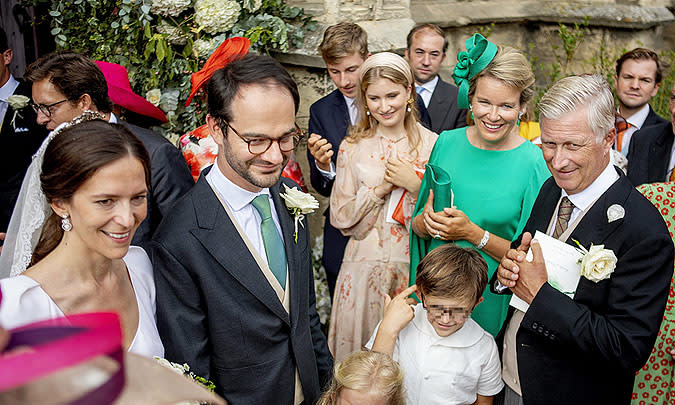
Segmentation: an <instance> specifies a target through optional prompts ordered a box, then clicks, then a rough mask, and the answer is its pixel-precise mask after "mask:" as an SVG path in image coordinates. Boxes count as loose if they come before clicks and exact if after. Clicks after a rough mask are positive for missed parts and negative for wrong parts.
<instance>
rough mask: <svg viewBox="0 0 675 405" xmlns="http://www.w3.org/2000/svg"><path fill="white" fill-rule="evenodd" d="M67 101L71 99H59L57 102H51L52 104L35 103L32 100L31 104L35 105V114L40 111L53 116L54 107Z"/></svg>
mask: <svg viewBox="0 0 675 405" xmlns="http://www.w3.org/2000/svg"><path fill="white" fill-rule="evenodd" d="M66 101H70V99H69V98H67V99H64V100H61V101H57V102H56V103H51V104H35V103H34V102H33V101H32V100H31V101H30V106H31V107H33V111H35V114H37V113H38V111H40V112H41V113H42V114H44V115H45V116H46V117H51V116H52V109H53V108H54V107H56V106H57V105H59V104H62V103H65V102H66Z"/></svg>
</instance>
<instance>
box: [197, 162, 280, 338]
mask: <svg viewBox="0 0 675 405" xmlns="http://www.w3.org/2000/svg"><path fill="white" fill-rule="evenodd" d="M206 173H208V169H207V170H205V171H204V172H203V173H202V176H201V177H200V178H199V180H198V181H197V184H195V186H194V188H195V190H194V192H193V193H192V195H191V198H192V200H193V203H194V206H195V214H196V216H197V223H198V226H199V227H198V228H196V229H192V230H190V233H192V234H193V235H194V236H195V238H197V239H198V240H199V241H200V242H201V243H202V245H203V246H204V248H205V249H206V251H208V252H209V254H211V255H212V256H213V257H214V258H215V259H216V260H217V261H218V263H220V265H221V266H222V267H223V269H224V270H225V271H227V272H228V273H230V274H231V275H232V276H233V277H234V278H235V279H237V281H238V282H239V283H241V285H242V286H244V288H246V289H247V290H248V291H249V292H250V293H251V294H252V295H254V296H255V297H256V298H258V300H260V301H261V302H262V303H263V304H264V305H265V306H267V307H268V308H269V309H270V311H272V312H273V313H274V314H276V315H277V316H278V317H279V318H281V319H282V320H284V322H286V323H287V324H289V325H290V320H289V318H288V313H287V312H286V310H285V309H284V307H283V305H282V304H281V301H279V298H278V297H277V295H276V293H275V292H274V289H273V288H272V286H270V284H269V282H268V281H267V279H266V278H265V275H264V274H263V273H262V270H261V269H260V267H259V266H258V264H257V263H256V261H255V259H254V258H253V256H252V255H251V252H250V251H249V250H248V247H247V246H246V244H245V243H244V240H243V239H242V238H241V236H240V235H239V232H238V231H237V229H236V228H235V226H234V224H233V223H232V221H231V220H230V218H229V216H228V215H227V213H226V212H225V208H224V207H223V206H222V205H221V203H220V201H219V200H218V198H217V197H216V195H215V194H214V191H213V190H212V189H211V187H210V186H209V184H208V182H207V181H206V178H205V177H204V176H205V174H206ZM275 203H276V202H275ZM289 266H290V262H289Z"/></svg>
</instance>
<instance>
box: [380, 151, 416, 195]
mask: <svg viewBox="0 0 675 405" xmlns="http://www.w3.org/2000/svg"><path fill="white" fill-rule="evenodd" d="M385 168H386V170H385V171H384V179H385V180H386V181H388V182H389V183H391V184H393V185H395V186H397V187H401V188H404V189H406V190H408V191H409V192H411V193H413V194H417V192H418V191H419V190H420V185H421V184H422V180H420V178H419V177H418V176H417V172H415V167H414V166H413V164H412V163H410V162H406V161H404V160H401V159H399V158H397V157H393V156H392V157H390V158H389V160H387V163H386V164H385Z"/></svg>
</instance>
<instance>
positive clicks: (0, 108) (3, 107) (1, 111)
mask: <svg viewBox="0 0 675 405" xmlns="http://www.w3.org/2000/svg"><path fill="white" fill-rule="evenodd" d="M17 87H19V82H18V81H17V80H16V79H15V78H14V76H12V74H11V73H10V74H9V79H8V80H7V82H5V84H3V85H2V87H0V124H2V122H3V120H4V119H5V114H7V109H8V108H9V103H8V102H7V99H8V98H9V96H11V95H12V94H14V90H16V88H17ZM9 119H10V120H11V119H12V118H11V117H10V118H9Z"/></svg>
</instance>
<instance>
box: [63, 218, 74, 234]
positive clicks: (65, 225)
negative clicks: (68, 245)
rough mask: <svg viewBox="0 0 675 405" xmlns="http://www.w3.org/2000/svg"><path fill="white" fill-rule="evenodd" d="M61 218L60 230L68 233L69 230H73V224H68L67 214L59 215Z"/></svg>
mask: <svg viewBox="0 0 675 405" xmlns="http://www.w3.org/2000/svg"><path fill="white" fill-rule="evenodd" d="M61 218H62V219H61V229H63V230H64V231H66V232H70V230H71V229H73V224H72V223H71V222H70V219H68V214H63V215H61Z"/></svg>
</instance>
